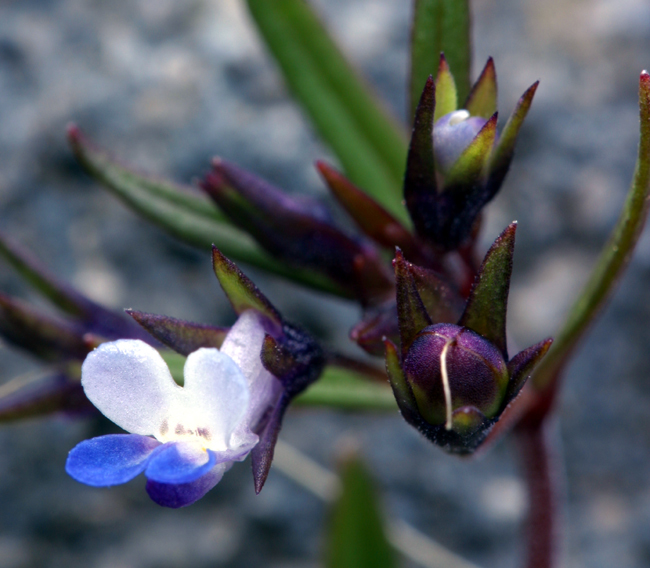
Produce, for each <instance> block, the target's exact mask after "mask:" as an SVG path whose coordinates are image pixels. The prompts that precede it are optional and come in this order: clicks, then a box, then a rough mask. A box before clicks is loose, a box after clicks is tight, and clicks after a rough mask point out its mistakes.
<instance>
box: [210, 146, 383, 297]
mask: <svg viewBox="0 0 650 568" xmlns="http://www.w3.org/2000/svg"><path fill="white" fill-rule="evenodd" d="M201 186H202V188H203V189H204V190H205V191H206V192H207V193H208V195H210V197H212V198H213V199H214V200H215V202H216V203H217V205H219V207H220V208H221V209H222V210H223V212H224V213H226V214H227V215H228V216H229V217H230V219H231V220H232V221H233V223H235V224H236V225H237V226H239V227H240V228H242V229H244V230H246V231H248V232H249V233H250V234H251V236H252V237H253V238H254V239H255V240H256V241H257V242H258V243H259V245H260V246H261V247H263V248H264V249H265V250H267V251H268V252H269V253H271V254H272V255H273V256H275V257H276V258H278V259H280V260H282V261H283V262H285V263H287V264H289V265H292V266H295V267H301V268H310V269H312V270H315V271H317V272H320V273H322V274H324V275H325V276H327V277H328V278H330V279H332V280H333V281H334V282H336V283H337V284H338V285H339V286H341V287H343V288H344V289H345V290H348V291H349V292H350V293H351V294H352V295H354V296H356V297H357V298H359V299H360V300H361V301H362V302H364V303H368V302H372V301H374V300H375V299H376V298H378V297H382V296H385V295H387V294H388V293H390V291H391V290H392V282H391V278H390V275H389V274H388V272H387V271H386V269H385V267H384V265H383V263H382V262H381V258H380V257H379V254H378V253H377V251H376V250H375V248H374V247H373V246H371V245H370V244H369V243H366V242H361V241H358V240H355V239H353V238H351V237H349V236H348V235H346V234H345V233H344V232H343V231H341V230H340V229H338V228H337V227H335V226H334V225H332V224H331V223H330V222H329V220H326V219H324V217H323V215H322V213H321V209H322V208H321V206H320V205H316V204H315V203H313V202H312V201H313V200H312V201H309V202H307V201H305V200H297V199H295V198H293V197H291V196H289V195H287V194H286V193H284V192H283V191H281V190H280V189H278V188H277V187H274V186H273V185H271V184H270V183H268V182H266V181H265V180H263V179H261V178H259V177H257V176H254V175H253V174H251V173H249V172H246V171H245V170H242V169H240V168H238V167H237V166H235V165H233V164H230V163H228V162H226V161H224V160H220V159H215V160H214V162H213V171H212V172H211V173H210V174H208V176H207V177H206V178H205V180H204V182H203V183H202V184H201Z"/></svg>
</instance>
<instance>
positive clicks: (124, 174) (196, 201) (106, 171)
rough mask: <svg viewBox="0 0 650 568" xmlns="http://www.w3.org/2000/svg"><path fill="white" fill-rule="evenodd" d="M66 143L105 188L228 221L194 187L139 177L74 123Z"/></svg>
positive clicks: (138, 174) (146, 176) (141, 175)
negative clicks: (135, 192) (140, 193)
mask: <svg viewBox="0 0 650 568" xmlns="http://www.w3.org/2000/svg"><path fill="white" fill-rule="evenodd" d="M68 141H69V142H70V147H71V148H72V150H73V152H74V154H75V156H76V158H77V159H78V160H79V162H80V163H81V165H82V166H84V168H85V169H86V171H88V173H89V174H91V175H92V176H93V177H95V178H96V179H97V180H98V181H100V182H101V183H103V184H105V185H106V186H108V187H109V188H111V189H114V190H116V191H119V192H120V193H127V192H129V191H131V190H133V189H140V190H141V191H143V192H145V193H148V194H149V195H151V196H152V197H158V198H161V199H164V200H166V201H168V202H169V203H173V204H175V205H178V206H179V208H180V209H183V210H186V211H191V212H193V213H197V214H199V215H201V216H204V217H207V218H208V219H215V220H217V221H221V222H225V223H227V222H228V219H227V218H226V216H225V215H224V214H223V213H221V212H220V211H219V210H218V209H217V208H216V207H215V205H214V204H213V203H211V202H210V200H209V199H207V198H206V197H205V196H203V195H201V194H200V193H198V192H197V191H196V190H195V189H194V188H192V187H187V186H182V185H179V184H177V183H174V182H172V181H169V180H165V179H162V178H155V177H153V176H148V175H145V174H141V173H138V172H136V171H135V170H134V169H133V168H131V167H128V166H125V165H123V164H120V163H119V162H118V161H117V160H115V159H113V158H112V157H111V156H110V155H109V154H108V152H106V151H105V150H103V149H101V148H99V147H98V146H97V145H96V144H95V143H94V142H92V141H91V140H89V139H88V138H87V137H86V136H85V135H84V134H83V133H82V132H81V131H80V130H79V128H78V127H77V126H76V125H74V124H72V125H70V126H68Z"/></svg>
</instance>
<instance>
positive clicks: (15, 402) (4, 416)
mask: <svg viewBox="0 0 650 568" xmlns="http://www.w3.org/2000/svg"><path fill="white" fill-rule="evenodd" d="M55 412H66V413H72V414H78V413H88V414H90V413H93V412H97V411H96V409H95V407H94V406H93V405H92V404H91V403H90V401H89V400H88V399H87V398H86V395H85V394H84V392H83V389H82V387H81V382H80V381H79V377H73V376H70V375H69V374H67V373H65V372H63V371H54V370H49V371H46V372H42V373H39V374H38V375H34V376H21V377H16V378H15V379H13V380H11V381H9V382H7V383H4V384H3V385H1V386H0V423H3V422H12V421H14V420H25V419H27V418H36V417H39V416H47V415H49V414H53V413H55Z"/></svg>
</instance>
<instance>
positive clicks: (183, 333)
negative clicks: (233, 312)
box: [124, 310, 230, 356]
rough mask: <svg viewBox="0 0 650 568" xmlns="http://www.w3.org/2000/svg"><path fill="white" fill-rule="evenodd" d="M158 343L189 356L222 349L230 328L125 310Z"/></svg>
mask: <svg viewBox="0 0 650 568" xmlns="http://www.w3.org/2000/svg"><path fill="white" fill-rule="evenodd" d="M124 311H125V312H126V313H127V314H128V315H130V316H131V317H132V318H133V319H134V320H135V321H137V322H138V323H139V324H140V325H141V326H142V327H143V328H144V329H146V330H147V331H148V332H149V333H150V334H151V335H152V336H153V337H155V338H156V339H157V340H158V341H160V342H161V343H163V344H165V345H166V346H167V347H169V348H170V349H173V350H174V351H176V352H177V353H180V354H181V355H185V356H187V355H189V354H190V353H192V352H194V351H197V350H198V349H200V348H201V347H216V348H217V349H218V348H220V347H221V344H222V343H223V340H224V339H225V337H226V335H227V334H228V331H229V330H230V328H227V327H215V326H213V325H207V324H201V323H193V322H189V321H184V320H180V319H176V318H172V317H169V316H159V315H155V314H148V313H145V312H138V311H137V310H124Z"/></svg>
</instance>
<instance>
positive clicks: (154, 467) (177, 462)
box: [144, 442, 217, 484]
mask: <svg viewBox="0 0 650 568" xmlns="http://www.w3.org/2000/svg"><path fill="white" fill-rule="evenodd" d="M216 463H217V458H216V456H215V453H214V452H213V451H211V450H204V449H202V448H200V447H199V446H198V445H197V444H195V443H192V442H168V443H166V444H164V445H163V446H162V447H161V448H160V450H158V451H157V452H156V453H155V454H154V455H153V456H151V459H150V460H149V463H148V464H147V469H146V470H145V472H144V474H145V475H146V476H147V478H148V479H151V480H152V481H157V482H158V483H164V484H186V483H191V482H192V481H196V480H197V479H199V478H200V477H202V476H204V475H205V474H206V473H208V472H209V471H210V470H211V469H212V468H213V467H214V466H215V465H216Z"/></svg>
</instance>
